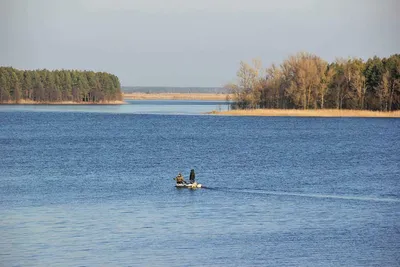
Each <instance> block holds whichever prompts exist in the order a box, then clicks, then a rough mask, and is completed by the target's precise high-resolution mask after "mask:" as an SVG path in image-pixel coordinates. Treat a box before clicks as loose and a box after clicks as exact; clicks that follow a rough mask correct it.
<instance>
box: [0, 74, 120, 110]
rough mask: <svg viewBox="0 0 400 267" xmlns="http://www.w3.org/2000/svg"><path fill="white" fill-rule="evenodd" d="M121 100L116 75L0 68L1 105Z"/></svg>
mask: <svg viewBox="0 0 400 267" xmlns="http://www.w3.org/2000/svg"><path fill="white" fill-rule="evenodd" d="M23 100H28V101H34V102H44V103H48V102H49V103H50V102H65V101H68V102H77V103H79V102H88V103H105V102H110V101H117V100H122V94H121V84H120V82H119V79H118V77H117V76H115V75H113V74H110V73H106V72H93V71H78V70H54V71H49V70H46V69H43V70H18V69H15V68H12V67H0V103H20V102H23Z"/></svg>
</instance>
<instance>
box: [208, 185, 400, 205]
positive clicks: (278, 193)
mask: <svg viewBox="0 0 400 267" xmlns="http://www.w3.org/2000/svg"><path fill="white" fill-rule="evenodd" d="M208 189H212V190H221V191H226V192H235V193H247V194H249V193H250V194H260V195H272V196H293V197H308V198H330V199H343V200H357V201H375V202H393V203H400V199H398V198H386V197H374V196H354V195H331V194H308V193H296V192H284V191H268V190H262V189H247V188H208Z"/></svg>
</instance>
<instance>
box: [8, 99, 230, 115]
mask: <svg viewBox="0 0 400 267" xmlns="http://www.w3.org/2000/svg"><path fill="white" fill-rule="evenodd" d="M228 106H229V103H228V102H226V101H196V100H182V101H181V100H126V104H124V105H0V111H38V112H104V113H127V114H129V113H132V114H204V113H207V112H210V111H213V110H218V111H225V110H227V109H228Z"/></svg>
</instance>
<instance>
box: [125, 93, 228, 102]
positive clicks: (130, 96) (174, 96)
mask: <svg viewBox="0 0 400 267" xmlns="http://www.w3.org/2000/svg"><path fill="white" fill-rule="evenodd" d="M227 96H228V95H227V94H222V93H221V94H218V93H124V94H123V98H124V99H126V100H204V101H210V100H214V101H226V100H227V99H226V98H227Z"/></svg>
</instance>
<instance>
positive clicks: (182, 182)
mask: <svg viewBox="0 0 400 267" xmlns="http://www.w3.org/2000/svg"><path fill="white" fill-rule="evenodd" d="M175 181H176V183H177V184H186V182H185V179H184V178H183V175H182V173H178V176H176V177H175Z"/></svg>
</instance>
